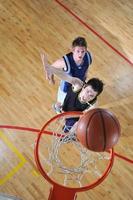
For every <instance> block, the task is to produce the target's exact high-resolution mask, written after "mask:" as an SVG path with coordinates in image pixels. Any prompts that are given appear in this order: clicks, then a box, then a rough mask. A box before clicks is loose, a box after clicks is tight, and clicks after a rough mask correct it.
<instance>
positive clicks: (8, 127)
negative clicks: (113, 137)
mask: <svg viewBox="0 0 133 200" xmlns="http://www.w3.org/2000/svg"><path fill="white" fill-rule="evenodd" d="M0 128H7V129H17V130H24V131H30V132H35V133H36V134H39V133H40V131H41V130H39V129H36V128H28V127H21V126H12V125H0ZM45 133H46V134H50V135H51V132H50V131H45ZM114 154H115V156H116V157H118V158H120V159H122V160H124V161H127V162H129V163H131V164H133V160H131V159H130V158H127V157H126V156H123V155H120V154H118V153H116V152H114Z"/></svg>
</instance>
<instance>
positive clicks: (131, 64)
mask: <svg viewBox="0 0 133 200" xmlns="http://www.w3.org/2000/svg"><path fill="white" fill-rule="evenodd" d="M59 2H61V3H62V4H63V5H64V6H65V7H63V5H61V4H60V3H59ZM59 2H58V1H55V0H53V1H52V0H38V1H36V0H10V1H9V0H6V1H5V0H0V125H1V126H2V125H12V126H22V127H33V128H37V129H40V128H41V127H42V126H43V124H44V123H45V122H46V121H47V120H48V119H50V118H51V117H53V116H54V115H55V114H54V112H53V111H52V108H51V105H52V103H53V102H55V99H56V92H57V87H58V83H59V80H57V79H56V84H55V85H54V86H52V85H49V83H48V82H47V81H46V80H45V76H44V72H43V68H42V63H41V59H40V55H39V52H40V50H41V49H44V50H45V51H46V52H47V55H48V59H49V61H50V63H52V62H54V61H55V60H56V59H58V58H60V57H62V56H63V55H64V54H65V53H67V52H68V51H69V49H70V46H71V42H72V40H73V39H74V38H75V37H77V36H84V37H85V38H86V40H87V42H88V49H89V50H90V51H91V52H92V54H93V64H92V67H91V69H90V71H89V74H88V77H99V78H101V79H102V80H103V81H104V83H105V89H104V92H103V94H102V95H101V97H100V98H99V106H100V107H101V108H107V109H109V110H111V111H112V112H114V113H115V115H116V116H117V117H118V119H119V121H120V124H121V138H120V141H119V143H118V144H117V146H116V148H115V151H116V152H117V153H119V154H121V155H123V156H125V157H127V158H129V159H131V160H132V157H133V147H132V144H133V40H132V38H133V0H126V1H124V0H108V1H106V0H102V1H101V0H93V1H88V0H82V1H79V0H75V1H72V0H67V1H66V0H62V1H59ZM35 139H36V134H32V133H31V132H28V131H27V132H25V131H19V130H11V129H7V128H2V127H1V128H0V193H4V194H8V195H11V196H17V197H20V198H21V199H23V200H47V198H48V194H49V188H50V185H49V183H47V181H46V180H44V179H43V178H42V176H41V175H40V174H39V173H38V171H37V169H36V165H35V162H34V155H33V144H34V141H35ZM132 175H133V166H132V163H130V162H127V161H125V160H123V159H120V158H118V157H116V158H115V163H114V166H113V169H112V171H111V174H110V175H109V176H108V178H107V179H106V180H105V181H104V182H103V183H102V184H101V185H99V186H98V187H96V188H95V189H93V190H89V191H86V192H83V193H80V194H78V198H77V199H78V200H88V199H90V200H93V199H95V200H99V199H101V200H116V199H117V200H125V199H126V200H132V199H133V193H132V188H133V177H132Z"/></svg>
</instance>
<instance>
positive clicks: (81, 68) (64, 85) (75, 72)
mask: <svg viewBox="0 0 133 200" xmlns="http://www.w3.org/2000/svg"><path fill="white" fill-rule="evenodd" d="M63 59H64V61H65V63H66V69H64V71H65V72H66V73H67V74H69V75H70V76H72V77H77V78H79V79H80V80H82V81H85V79H86V77H85V76H86V72H87V70H88V68H89V66H90V65H91V63H92V56H91V54H90V52H88V51H87V52H86V53H85V56H84V58H83V62H82V64H80V65H77V64H76V63H75V61H74V59H73V53H72V52H70V53H68V54H66V55H65V56H63ZM70 86H71V84H70V83H68V82H66V81H63V80H62V81H61V84H60V89H61V90H62V91H63V92H65V93H66V92H67V91H68V89H69V87H70Z"/></svg>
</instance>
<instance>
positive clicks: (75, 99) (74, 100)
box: [62, 78, 103, 132]
mask: <svg viewBox="0 0 133 200" xmlns="http://www.w3.org/2000/svg"><path fill="white" fill-rule="evenodd" d="M102 91H103V82H102V81H101V80H99V79H98V78H92V79H90V80H89V81H87V82H86V83H85V84H84V85H83V87H82V88H80V89H79V90H78V91H74V90H73V87H71V88H69V90H68V92H67V95H66V97H65V100H64V104H63V106H62V111H64V112H67V111H84V112H86V111H88V110H89V109H92V108H94V107H96V106H97V97H98V95H99V94H100V93H101V92H102ZM78 120H79V118H68V119H66V123H65V126H64V132H68V131H69V130H70V129H71V127H72V126H73V125H74V124H75V123H76V122H77V121H78Z"/></svg>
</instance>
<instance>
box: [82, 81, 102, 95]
mask: <svg viewBox="0 0 133 200" xmlns="http://www.w3.org/2000/svg"><path fill="white" fill-rule="evenodd" d="M88 85H91V87H92V88H93V90H94V91H95V92H98V94H97V96H98V95H99V94H100V93H101V92H102V91H103V86H104V83H103V82H102V81H101V80H100V79H98V78H91V79H90V80H88V81H87V82H86V83H85V86H84V87H87V86H88Z"/></svg>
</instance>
